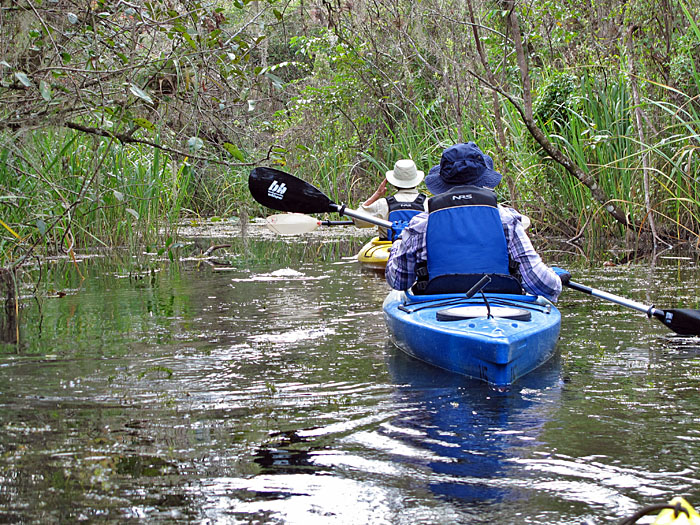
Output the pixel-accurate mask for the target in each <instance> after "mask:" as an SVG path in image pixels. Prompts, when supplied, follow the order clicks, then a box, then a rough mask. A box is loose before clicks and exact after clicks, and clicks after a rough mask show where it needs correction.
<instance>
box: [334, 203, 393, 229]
mask: <svg viewBox="0 0 700 525" xmlns="http://www.w3.org/2000/svg"><path fill="white" fill-rule="evenodd" d="M330 206H331V208H333V209H334V210H335V211H337V212H338V213H340V214H341V215H347V216H348V217H354V218H356V219H360V220H361V221H365V222H371V223H372V224H376V225H377V226H384V227H385V228H391V227H392V226H393V225H394V223H392V222H391V221H385V220H384V219H379V218H377V217H372V216H371V215H368V214H366V213H362V212H360V211H355V210H348V209H347V207H346V206H345V204H335V203H331V204H330Z"/></svg>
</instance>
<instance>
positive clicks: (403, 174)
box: [386, 159, 425, 188]
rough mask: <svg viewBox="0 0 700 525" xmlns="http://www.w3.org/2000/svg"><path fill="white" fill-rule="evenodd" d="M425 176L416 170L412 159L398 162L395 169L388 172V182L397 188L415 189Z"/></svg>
mask: <svg viewBox="0 0 700 525" xmlns="http://www.w3.org/2000/svg"><path fill="white" fill-rule="evenodd" d="M423 177H425V174H424V173H423V172H422V171H420V170H418V169H416V163H415V162H413V161H412V160H411V159H401V160H397V161H396V164H394V169H393V170H389V171H387V172H386V180H388V181H389V182H390V183H391V184H393V185H394V186H396V187H397V188H414V187H416V186H418V185H419V184H420V183H421V181H422V180H423Z"/></svg>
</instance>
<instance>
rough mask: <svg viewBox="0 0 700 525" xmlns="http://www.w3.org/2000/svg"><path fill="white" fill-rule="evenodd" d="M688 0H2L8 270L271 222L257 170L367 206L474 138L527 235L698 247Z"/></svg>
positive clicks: (699, 42)
mask: <svg viewBox="0 0 700 525" xmlns="http://www.w3.org/2000/svg"><path fill="white" fill-rule="evenodd" d="M699 8H700V5H698V2H697V0H672V1H670V2H655V1H653V0H643V1H641V2H632V3H624V2H612V1H610V0H605V1H603V2H602V3H587V2H583V3H572V2H553V1H545V2H538V3H527V4H520V3H514V2H511V1H503V2H491V1H487V2H477V1H475V0H462V1H454V2H453V1H447V2H445V1H440V2H437V1H434V0H426V1H422V2H409V1H399V2H384V1H379V2H371V3H369V2H356V1H354V0H346V1H341V0H336V1H332V2H325V1H324V2H310V3H309V2H304V1H292V2H289V3H282V2H275V1H257V2H250V1H246V0H234V1H229V0H226V1H224V0H220V1H217V2H201V1H190V0H184V1H179V2H177V1H172V0H170V1H166V0H161V1H143V0H138V1H135V2H109V1H106V0H56V1H53V2H45V1H40V0H13V1H11V2H3V3H2V7H0V25H1V26H2V31H1V32H0V114H1V115H0V116H1V118H0V221H1V222H0V267H2V266H4V267H6V268H13V269H14V268H17V267H19V266H21V265H22V264H23V263H24V261H26V260H27V258H28V257H30V256H33V255H36V254H37V252H38V253H49V254H53V253H68V254H71V253H73V252H75V251H87V250H91V249H95V248H101V247H113V246H118V245H119V246H122V245H127V246H132V247H134V248H135V247H138V246H144V245H152V244H156V245H157V244H160V245H161V246H164V245H165V244H168V243H172V240H173V239H174V238H175V236H176V234H177V231H176V230H177V228H176V226H177V224H178V222H179V221H180V220H181V219H183V218H184V217H191V216H212V215H219V216H235V215H238V214H243V213H245V214H247V213H252V214H264V213H265V211H264V210H262V209H260V208H259V207H258V206H257V205H256V204H255V203H254V202H252V200H251V199H250V197H249V195H248V192H247V174H248V172H249V170H250V169H251V167H252V166H255V165H258V164H267V165H277V166H280V167H283V168H284V169H286V170H287V171H289V172H291V173H294V174H296V175H298V176H300V177H302V178H304V179H305V180H308V181H309V182H312V183H314V184H316V185H317V186H319V187H320V188H322V189H323V190H324V191H326V192H328V193H329V194H330V195H331V196H332V197H333V198H335V199H337V200H338V201H342V202H350V203H351V204H357V203H358V202H359V201H360V200H361V199H363V198H364V197H365V196H366V195H367V194H368V193H371V191H373V189H374V187H375V186H376V184H377V182H378V181H379V180H381V178H382V177H383V172H384V171H385V170H386V169H388V168H390V167H391V166H392V165H393V163H394V161H395V160H397V159H399V158H402V157H411V158H413V159H414V160H415V161H416V162H417V164H418V165H419V168H420V169H423V170H426V171H427V170H428V169H429V168H430V166H431V165H433V164H436V163H437V162H438V161H439V158H440V153H441V151H442V149H443V148H444V147H446V146H449V145H451V144H453V143H455V142H458V141H467V140H475V141H477V142H478V143H479V145H480V147H481V148H482V150H484V151H487V152H488V153H490V154H491V155H492V156H493V157H494V159H495V164H496V169H498V170H499V171H501V172H502V173H503V174H504V182H503V183H502V184H501V186H502V187H501V188H500V189H499V191H500V192H501V197H502V198H503V199H504V200H506V201H509V202H511V203H512V204H513V205H515V206H517V207H518V208H519V209H520V210H521V211H523V212H524V213H527V214H528V215H530V216H531V217H532V219H533V225H534V227H533V232H534V233H535V234H540V235H543V236H545V237H549V238H553V237H557V238H563V239H564V240H566V241H568V242H569V245H570V246H571V247H572V248H571V250H572V251H575V252H576V253H578V254H581V255H585V256H587V257H593V258H595V257H600V256H605V257H608V256H609V255H607V254H605V251H606V250H607V249H608V248H609V247H610V246H613V245H619V244H620V243H625V245H626V247H627V248H628V250H634V251H638V250H642V251H646V250H647V249H649V248H652V247H654V248H664V247H666V246H668V245H677V244H678V243H686V244H687V245H688V246H690V247H691V248H693V249H697V247H698V240H699V238H700V237H699V235H700V207H699V206H698V204H699V201H700V196H699V195H700V194H699V192H698V185H699V184H700V163H699V162H698V155H697V152H698V147H699V146H700V137H699V134H700V98H699V95H700V69H699V68H700V28H699V26H698V23H699V18H698V13H700V9H699ZM603 254H605V255H603Z"/></svg>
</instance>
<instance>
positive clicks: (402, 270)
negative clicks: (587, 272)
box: [386, 206, 561, 302]
mask: <svg viewBox="0 0 700 525" xmlns="http://www.w3.org/2000/svg"><path fill="white" fill-rule="evenodd" d="M498 211H499V214H500V216H501V223H502V224H503V233H505V236H506V243H507V245H508V255H509V256H510V258H511V259H512V260H513V261H515V262H516V263H518V266H519V270H520V277H521V279H520V282H521V284H522V286H523V288H524V289H525V291H526V292H528V293H531V294H534V295H541V296H543V297H546V298H547V299H549V300H550V301H552V302H556V300H557V298H558V297H559V294H560V293H561V279H560V278H559V276H558V275H557V274H556V273H555V272H554V270H552V269H551V268H549V267H548V266H547V265H546V264H544V263H543V262H542V258H541V257H540V256H539V255H538V254H537V252H536V251H535V248H534V247H533V246H532V242H530V238H529V237H528V236H527V233H526V232H525V228H523V225H522V223H521V222H520V217H521V215H520V214H519V213H518V212H517V211H515V210H514V209H513V208H505V207H503V206H499V207H498ZM427 227H428V214H427V213H420V214H418V215H416V216H415V217H413V219H411V222H410V223H409V225H408V226H407V227H406V228H405V229H404V230H403V233H402V234H401V239H400V240H398V241H395V242H394V245H393V246H392V248H391V255H390V256H389V261H388V262H387V265H386V282H387V283H389V286H391V287H392V288H394V289H396V290H408V289H409V288H410V287H411V286H413V283H414V282H415V281H416V273H415V268H416V264H417V263H420V262H423V261H426V260H427V259H428V251H427V247H426V235H425V233H426V230H427Z"/></svg>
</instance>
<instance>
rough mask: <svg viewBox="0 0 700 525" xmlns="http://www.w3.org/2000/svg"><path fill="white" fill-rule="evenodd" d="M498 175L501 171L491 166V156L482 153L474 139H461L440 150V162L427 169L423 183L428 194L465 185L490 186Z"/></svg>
mask: <svg viewBox="0 0 700 525" xmlns="http://www.w3.org/2000/svg"><path fill="white" fill-rule="evenodd" d="M501 178H502V176H501V174H500V173H498V172H497V171H494V169H493V159H492V158H491V157H489V156H488V155H486V154H485V153H482V152H481V150H480V149H479V146H477V145H476V144H475V143H474V142H463V143H460V144H455V145H454V146H450V147H449V148H447V149H446V150H445V151H443V152H442V157H441V158H440V165H439V166H433V167H432V168H430V171H429V172H428V175H427V176H426V177H425V186H426V187H427V188H428V191H430V193H432V194H433V195H437V194H439V193H445V192H446V191H449V190H451V189H452V188H453V187H454V186H463V185H465V184H470V185H472V186H484V187H486V188H491V189H493V188H495V187H496V186H498V183H499V182H501Z"/></svg>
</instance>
